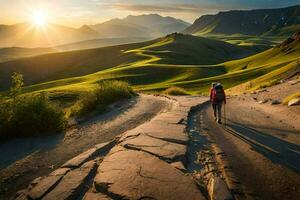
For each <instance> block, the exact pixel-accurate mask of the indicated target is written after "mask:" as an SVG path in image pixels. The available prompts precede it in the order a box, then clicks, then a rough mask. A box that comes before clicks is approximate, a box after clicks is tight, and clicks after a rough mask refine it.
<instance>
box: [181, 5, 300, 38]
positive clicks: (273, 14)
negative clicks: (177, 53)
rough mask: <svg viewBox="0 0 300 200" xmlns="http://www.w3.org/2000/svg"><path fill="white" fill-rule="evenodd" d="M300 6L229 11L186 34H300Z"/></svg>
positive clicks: (208, 18)
mask: <svg viewBox="0 0 300 200" xmlns="http://www.w3.org/2000/svg"><path fill="white" fill-rule="evenodd" d="M299 16H300V5H298V6H292V7H288V8H278V9H261V10H249V11H247V10H245V11H242V10H241V11H238V10H237V11H227V12H220V13H218V14H216V15H204V16H202V17H200V18H199V19H197V20H196V21H195V22H194V23H193V25H191V26H190V27H188V28H187V29H185V30H184V33H188V34H194V35H204V34H225V35H232V34H242V35H255V36H274V35H276V36H287V35H291V34H292V33H294V32H296V31H298V30H300V17H299Z"/></svg>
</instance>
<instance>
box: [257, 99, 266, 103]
mask: <svg viewBox="0 0 300 200" xmlns="http://www.w3.org/2000/svg"><path fill="white" fill-rule="evenodd" d="M267 102H268V100H267V99H264V100H261V101H259V102H258V103H259V104H264V103H267Z"/></svg>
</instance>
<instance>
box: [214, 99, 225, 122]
mask: <svg viewBox="0 0 300 200" xmlns="http://www.w3.org/2000/svg"><path fill="white" fill-rule="evenodd" d="M222 104H223V102H218V103H212V107H213V109H214V116H215V119H216V121H219V122H221V117H222Z"/></svg>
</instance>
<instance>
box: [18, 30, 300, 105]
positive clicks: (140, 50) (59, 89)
mask: <svg viewBox="0 0 300 200" xmlns="http://www.w3.org/2000/svg"><path fill="white" fill-rule="evenodd" d="M178 37H179V38H178ZM188 37H191V38H190V39H189V40H188V41H186V40H187V37H186V36H180V35H179V36H178V35H175V36H174V35H173V36H169V37H166V38H162V39H159V40H156V41H151V42H148V43H143V44H142V45H141V44H135V48H127V49H125V50H124V46H122V48H121V47H120V46H118V47H115V48H117V49H118V50H116V51H117V52H118V55H120V57H121V58H131V59H132V60H130V61H128V60H127V62H125V63H118V64H116V65H115V66H113V65H112V66H111V67H106V68H103V70H101V69H102V68H101V67H98V69H97V70H99V71H98V72H96V73H91V74H88V75H84V76H77V77H72V78H65V79H60V80H55V81H50V82H44V83H40V84H36V85H32V86H28V87H25V88H24V90H23V92H24V93H32V92H41V91H48V92H49V93H50V95H51V96H53V97H55V98H57V99H60V98H61V99H65V98H64V97H67V100H69V99H68V97H70V98H71V100H70V101H72V100H74V99H76V96H77V95H79V94H82V93H84V92H85V91H88V90H91V89H93V88H95V86H96V84H97V83H98V82H99V81H100V80H106V79H120V80H126V81H128V82H130V83H131V84H132V85H133V87H134V88H135V89H136V90H140V91H162V90H165V89H167V88H169V87H173V86H178V87H182V88H184V89H186V90H187V91H188V92H189V93H191V94H199V93H207V91H208V88H209V87H210V84H211V82H215V81H218V82H222V83H223V84H224V85H225V87H226V88H232V87H235V86H237V85H240V87H241V88H242V89H243V90H244V89H252V88H249V85H248V86H247V84H249V81H251V82H252V84H253V85H252V87H256V86H257V85H259V84H261V83H263V82H265V81H266V80H273V79H277V78H278V77H280V76H283V75H284V74H285V73H287V72H289V71H291V70H293V69H295V68H297V67H298V64H297V58H299V57H300V45H299V42H298V43H292V44H291V45H290V46H289V47H288V49H289V50H287V49H286V48H285V49H284V48H277V47H276V48H272V49H270V50H267V51H265V52H262V53H260V54H257V55H254V56H250V57H247V58H244V59H240V60H234V61H229V62H225V63H222V64H215V63H216V62H222V61H224V59H226V58H227V59H230V58H231V59H232V57H230V56H231V54H232V56H235V55H234V54H236V53H237V51H242V52H243V53H247V52H248V51H243V48H242V47H239V48H236V46H234V45H230V44H227V43H223V42H217V41H215V40H207V39H203V38H200V39H199V40H197V38H195V37H192V36H188ZM197 41H199V43H197ZM227 45H229V46H227ZM225 47H226V50H224V48H225ZM120 49H122V51H121V50H120ZM89 51H100V50H89ZM84 52H86V51H84ZM120 52H121V53H120ZM216 52H219V53H218V54H216ZM73 53H74V52H73ZM77 53H78V56H81V58H82V55H81V54H80V52H75V54H76V55H77ZM212 53H213V54H212ZM67 54H70V52H69V53H67ZM95 55H97V54H95ZM50 56H53V55H50ZM56 56H57V55H56ZM109 59H113V58H109ZM191 60H192V61H191ZM200 63H211V64H206V65H203V64H202V65H201V64H200ZM82 69H84V67H83V68H82ZM243 85H244V86H243ZM241 88H238V89H236V91H240V89H241ZM72 98H74V99H72Z"/></svg>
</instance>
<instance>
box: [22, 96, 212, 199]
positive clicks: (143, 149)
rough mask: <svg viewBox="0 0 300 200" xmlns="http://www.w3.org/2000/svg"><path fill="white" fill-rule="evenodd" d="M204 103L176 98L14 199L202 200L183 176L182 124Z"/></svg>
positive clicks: (190, 180)
mask: <svg viewBox="0 0 300 200" xmlns="http://www.w3.org/2000/svg"><path fill="white" fill-rule="evenodd" d="M206 100H207V99H206V98H203V97H177V99H175V100H174V101H176V103H175V104H174V107H173V108H172V109H171V110H170V111H168V112H164V113H162V114H159V115H157V116H155V117H154V118H153V119H152V120H151V121H148V122H146V123H144V124H142V125H140V126H138V127H136V128H135V129H132V130H130V131H127V132H125V133H124V134H122V135H120V136H119V137H118V138H116V140H114V141H111V142H109V143H103V144H99V145H96V146H95V147H93V148H91V149H89V150H87V151H86V152H84V153H82V154H80V155H78V156H77V157H75V158H73V159H71V160H70V161H68V162H66V163H65V164H64V165H63V166H62V168H59V169H58V170H56V171H55V172H52V173H51V174H49V175H48V176H46V177H42V178H39V179H37V180H36V181H35V182H34V183H32V184H31V185H30V186H29V188H27V190H24V191H23V192H22V191H21V192H20V193H19V195H18V196H17V198H18V199H59V200H66V199H74V200H80V199H85V200H89V199H93V200H97V199H99V200H104V199H157V200H159V199H162V200H165V199H172V200H177V199H178V200H179V199H180V200H181V199H188V200H204V199H205V197H204V196H203V194H202V193H201V191H200V189H199V186H198V184H197V183H196V181H195V180H194V179H193V178H192V176H190V174H187V172H186V160H187V145H188V143H189V137H188V135H187V132H186V128H187V127H186V126H187V118H188V116H189V112H190V110H191V109H193V107H195V106H197V105H199V104H201V103H203V102H205V101H206Z"/></svg>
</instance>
